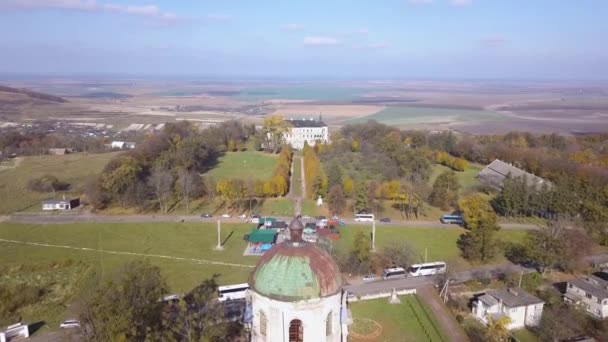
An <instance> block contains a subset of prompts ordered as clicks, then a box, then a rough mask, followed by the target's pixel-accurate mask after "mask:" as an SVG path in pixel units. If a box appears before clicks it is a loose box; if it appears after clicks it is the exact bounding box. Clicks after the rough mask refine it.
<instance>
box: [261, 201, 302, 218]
mask: <svg viewBox="0 0 608 342" xmlns="http://www.w3.org/2000/svg"><path fill="white" fill-rule="evenodd" d="M254 211H256V212H257V213H259V214H261V215H280V216H287V217H291V216H293V214H294V212H293V202H292V201H291V199H289V198H286V197H283V198H266V199H264V202H262V205H261V206H260V207H259V208H257V209H256V210H254Z"/></svg>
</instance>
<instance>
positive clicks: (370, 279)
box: [363, 274, 376, 281]
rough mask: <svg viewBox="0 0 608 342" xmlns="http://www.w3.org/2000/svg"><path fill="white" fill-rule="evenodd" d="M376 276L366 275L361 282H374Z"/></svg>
mask: <svg viewBox="0 0 608 342" xmlns="http://www.w3.org/2000/svg"><path fill="white" fill-rule="evenodd" d="M374 280H376V276H375V275H374V274H366V275H364V276H363V281H374Z"/></svg>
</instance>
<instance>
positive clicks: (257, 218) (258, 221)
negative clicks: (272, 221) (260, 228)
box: [251, 216, 260, 224]
mask: <svg viewBox="0 0 608 342" xmlns="http://www.w3.org/2000/svg"><path fill="white" fill-rule="evenodd" d="M251 223H255V224H260V217H259V216H258V217H251Z"/></svg>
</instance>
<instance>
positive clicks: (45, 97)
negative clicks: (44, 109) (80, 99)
mask: <svg viewBox="0 0 608 342" xmlns="http://www.w3.org/2000/svg"><path fill="white" fill-rule="evenodd" d="M28 98H29V99H32V100H42V101H49V102H60V103H61V102H68V101H67V100H66V99H63V98H61V97H59V96H55V95H50V94H44V93H38V92H35V91H31V90H28V89H18V88H13V87H7V86H2V85H0V102H5V101H7V102H14V101H15V100H16V101H18V102H21V101H25V100H27V99H28Z"/></svg>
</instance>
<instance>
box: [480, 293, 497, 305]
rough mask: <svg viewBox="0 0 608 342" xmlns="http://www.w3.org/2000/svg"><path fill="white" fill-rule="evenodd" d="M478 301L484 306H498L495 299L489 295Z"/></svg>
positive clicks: (481, 297)
mask: <svg viewBox="0 0 608 342" xmlns="http://www.w3.org/2000/svg"><path fill="white" fill-rule="evenodd" d="M478 299H479V300H480V301H482V302H483V303H484V304H486V305H487V306H494V305H496V304H498V301H497V300H496V299H495V298H494V297H492V296H490V295H487V294H484V295H482V296H479V298H478Z"/></svg>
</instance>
